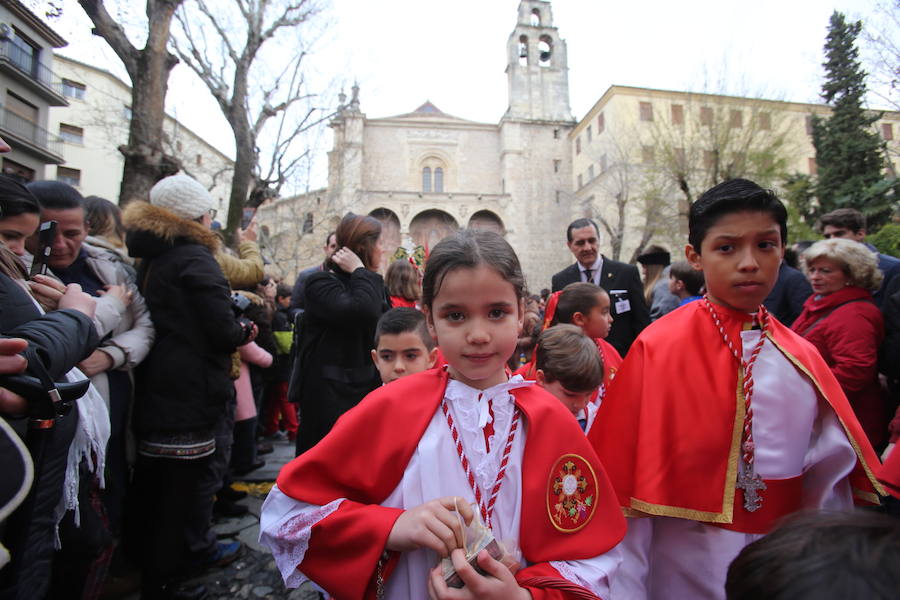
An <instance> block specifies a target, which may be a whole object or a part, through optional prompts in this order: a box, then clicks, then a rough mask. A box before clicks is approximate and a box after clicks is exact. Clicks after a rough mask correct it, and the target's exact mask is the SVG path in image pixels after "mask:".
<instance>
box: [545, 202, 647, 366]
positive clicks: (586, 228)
mask: <svg viewBox="0 0 900 600" xmlns="http://www.w3.org/2000/svg"><path fill="white" fill-rule="evenodd" d="M566 239H567V245H568V246H569V251H570V252H571V253H572V255H573V256H574V257H575V260H576V262H575V264H573V265H570V266H568V267H566V268H565V269H563V270H562V271H560V272H559V273H557V274H556V275H554V276H553V280H552V283H553V285H552V288H553V291H554V292H558V291H559V290H561V289H563V288H564V287H566V286H567V285H569V284H570V283H575V282H577V281H587V282H590V283H593V284H595V285H599V286H600V287H602V288H603V289H604V290H606V292H607V293H608V294H609V301H610V305H611V306H610V311H611V312H612V315H613V324H612V329H610V331H609V336H608V337H607V338H606V341H607V342H609V343H610V344H612V345H613V346H614V347H615V348H616V350H618V351H619V354H621V355H622V356H625V353H626V352H627V351H628V348H629V347H630V346H631V343H632V342H633V341H634V339H635V338H636V337H637V336H638V334H639V333H640V332H641V330H643V329H644V327H646V326H647V325H649V324H650V311H649V309H648V308H647V303H646V302H645V301H644V286H643V285H642V284H641V278H640V275H638V270H637V267H635V266H633V265H629V264H626V263H622V262H619V261H616V260H612V259H610V258H606V257H605V256H603V255H601V254H600V249H599V246H600V230H599V229H598V228H597V224H596V223H594V222H593V221H592V220H590V219H577V220H575V221H573V222H572V223H571V224H569V227H568V229H566Z"/></svg>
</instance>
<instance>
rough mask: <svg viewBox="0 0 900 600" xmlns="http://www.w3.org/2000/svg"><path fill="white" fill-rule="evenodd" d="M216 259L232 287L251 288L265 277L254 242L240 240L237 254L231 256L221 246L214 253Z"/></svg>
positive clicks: (260, 256) (261, 260) (260, 257)
mask: <svg viewBox="0 0 900 600" xmlns="http://www.w3.org/2000/svg"><path fill="white" fill-rule="evenodd" d="M216 261H217V262H218V263H219V266H220V267H222V273H224V274H225V279H227V280H228V283H229V285H231V287H232V288H234V289H239V288H240V289H244V288H246V289H253V288H254V287H255V286H256V284H257V283H259V282H260V281H262V278H263V277H265V272H264V270H263V268H264V266H263V259H262V255H261V254H260V253H259V245H258V244H257V243H256V242H249V241H248V242H241V243H240V244H239V245H238V256H232V255H231V254H228V253H227V252H226V251H225V249H224V248H221V249H220V250H219V252H217V253H216Z"/></svg>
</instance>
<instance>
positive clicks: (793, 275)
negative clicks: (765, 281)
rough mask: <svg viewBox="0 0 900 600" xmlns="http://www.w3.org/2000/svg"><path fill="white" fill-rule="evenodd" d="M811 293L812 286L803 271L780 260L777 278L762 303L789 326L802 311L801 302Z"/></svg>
mask: <svg viewBox="0 0 900 600" xmlns="http://www.w3.org/2000/svg"><path fill="white" fill-rule="evenodd" d="M811 295H812V287H810V285H809V282H808V281H807V280H806V277H805V276H804V275H803V273H801V272H800V271H798V270H797V269H795V268H794V267H792V266H790V265H788V264H787V263H786V262H785V261H781V267H780V268H779V269H778V280H777V281H776V282H775V287H773V288H772V291H771V292H769V295H768V296H767V297H766V299H765V300H764V301H763V304H765V305H766V308H767V309H769V312H770V313H772V314H773V315H775V318H777V319H778V320H779V321H781V322H782V323H783V324H785V325H787V326H788V327H790V326H791V324H792V323H793V322H794V321H795V320H796V319H797V317H799V316H800V313H801V312H803V303H804V302H806V299H807V298H809V297H810V296H811Z"/></svg>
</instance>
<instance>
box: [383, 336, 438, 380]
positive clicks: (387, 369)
mask: <svg viewBox="0 0 900 600" xmlns="http://www.w3.org/2000/svg"><path fill="white" fill-rule="evenodd" d="M436 357H437V348H435V349H433V350H432V351H431V352H429V351H428V349H427V348H426V347H425V344H423V343H422V338H421V337H419V334H417V333H416V332H415V331H404V332H403V333H398V334H389V333H386V334H383V335H382V336H381V337H380V338H379V339H378V348H376V349H375V350H372V360H373V361H374V362H375V368H377V369H378V373H379V374H380V375H381V381H382V383H390V382H392V381H394V380H395V379H400V378H401V377H405V376H406V375H412V374H414V373H421V372H422V371H425V370H427V369H430V368H431V367H433V366H434V359H435V358H436Z"/></svg>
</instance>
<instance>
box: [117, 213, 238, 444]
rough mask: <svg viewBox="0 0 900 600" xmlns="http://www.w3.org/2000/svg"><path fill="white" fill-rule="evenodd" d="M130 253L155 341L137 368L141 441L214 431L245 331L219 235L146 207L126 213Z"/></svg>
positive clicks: (227, 399)
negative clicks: (219, 257)
mask: <svg viewBox="0 0 900 600" xmlns="http://www.w3.org/2000/svg"><path fill="white" fill-rule="evenodd" d="M123 218H124V223H125V226H126V228H127V230H128V236H127V243H128V248H129V252H130V254H131V255H132V256H134V257H136V258H141V259H142V261H141V266H140V269H139V271H138V283H139V287H140V290H141V293H142V294H143V295H144V299H145V300H146V302H147V306H148V307H149V309H150V316H151V318H152V319H153V324H154V326H155V328H156V343H155V344H154V346H153V349H152V350H151V351H150V354H149V355H148V356H147V358H146V359H145V360H144V362H143V363H141V365H140V366H139V368H138V369H137V377H136V385H135V410H134V428H135V430H136V432H137V433H138V436H139V437H140V436H141V435H146V434H149V433H152V434H154V436H155V435H156V434H160V433H163V434H168V433H180V432H195V431H200V430H204V429H211V428H212V426H213V425H214V424H215V423H216V421H218V420H219V418H220V417H221V416H222V415H223V414H224V413H225V407H226V405H227V404H228V402H231V401H233V399H234V385H233V384H232V380H231V378H230V377H229V373H230V371H231V353H232V352H234V351H235V349H236V348H237V347H238V346H239V345H241V344H242V343H244V342H245V339H246V333H247V330H245V328H244V327H243V326H242V325H241V324H240V323H239V322H238V320H237V318H236V317H235V314H234V312H233V311H232V308H231V295H230V291H229V288H228V283H227V282H226V281H225V276H224V275H223V274H222V269H221V268H219V265H218V263H217V262H216V259H215V258H214V257H215V253H216V251H217V250H218V248H219V240H218V237H217V236H216V235H215V233H213V232H212V231H210V230H209V229H207V228H206V227H204V226H203V225H201V224H200V223H197V222H195V221H188V220H186V219H181V218H179V217H177V216H175V214H173V213H172V212H170V211H168V210H165V209H163V208H160V207H157V206H152V205H150V204H146V203H142V202H134V203H132V204H131V205H129V206H128V208H127V209H126V210H125V213H124V215H123Z"/></svg>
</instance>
